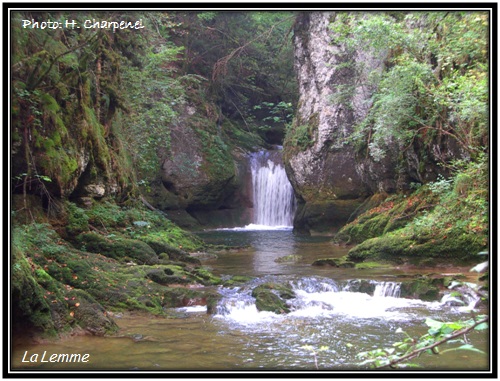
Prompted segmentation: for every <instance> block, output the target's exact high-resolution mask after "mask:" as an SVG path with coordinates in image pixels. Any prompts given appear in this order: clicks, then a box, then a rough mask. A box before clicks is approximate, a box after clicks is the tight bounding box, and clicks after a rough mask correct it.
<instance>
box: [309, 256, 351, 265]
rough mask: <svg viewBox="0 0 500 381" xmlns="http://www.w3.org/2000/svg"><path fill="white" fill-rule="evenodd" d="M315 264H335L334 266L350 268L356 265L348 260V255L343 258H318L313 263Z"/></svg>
mask: <svg viewBox="0 0 500 381" xmlns="http://www.w3.org/2000/svg"><path fill="white" fill-rule="evenodd" d="M312 265H313V266H333V267H343V268H350V267H354V265H355V264H354V262H352V261H350V260H348V258H346V257H342V258H323V259H317V260H315V261H314V262H313V263H312Z"/></svg>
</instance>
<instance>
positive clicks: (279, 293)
mask: <svg viewBox="0 0 500 381" xmlns="http://www.w3.org/2000/svg"><path fill="white" fill-rule="evenodd" d="M252 296H253V297H254V298H255V304H256V306H257V309H258V310H259V311H270V312H274V313H276V314H283V313H288V312H290V308H289V307H288V306H287V305H286V302H285V300H286V299H292V298H294V297H295V293H294V292H293V290H292V289H291V287H289V286H286V285H282V284H277V283H264V284H261V285H260V286H257V287H255V288H254V289H253V290H252Z"/></svg>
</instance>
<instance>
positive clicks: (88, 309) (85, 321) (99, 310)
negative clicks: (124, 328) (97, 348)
mask: <svg viewBox="0 0 500 381" xmlns="http://www.w3.org/2000/svg"><path fill="white" fill-rule="evenodd" d="M74 316H75V319H76V321H77V322H78V325H79V326H80V327H81V328H83V329H84V330H85V331H87V332H89V333H91V334H92V335H94V336H104V335H105V334H108V333H113V332H116V331H117V330H118V326H117V325H116V323H115V322H114V321H113V320H112V319H111V318H110V317H108V316H106V315H105V310H104V308H103V307H102V306H101V305H100V304H98V303H91V302H88V301H87V300H84V299H82V301H81V302H80V305H79V306H78V307H76V308H75V309H74Z"/></svg>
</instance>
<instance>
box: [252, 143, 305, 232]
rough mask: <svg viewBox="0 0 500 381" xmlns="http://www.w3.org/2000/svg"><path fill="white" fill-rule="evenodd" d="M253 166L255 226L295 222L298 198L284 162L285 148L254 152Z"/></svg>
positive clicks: (281, 224)
mask: <svg viewBox="0 0 500 381" xmlns="http://www.w3.org/2000/svg"><path fill="white" fill-rule="evenodd" d="M251 169H252V190H253V207H254V218H253V223H254V224H255V226H260V227H262V226H267V227H278V228H283V227H290V226H292V224H293V215H294V213H295V198H294V194H293V188H292V185H291V184H290V181H289V180H288V177H287V175H286V172H285V168H284V166H283V164H282V162H281V152H280V151H260V152H256V153H254V154H253V155H252V156H251ZM250 226H251V225H250ZM247 228H249V227H247ZM260 229H261V230H262V228H260Z"/></svg>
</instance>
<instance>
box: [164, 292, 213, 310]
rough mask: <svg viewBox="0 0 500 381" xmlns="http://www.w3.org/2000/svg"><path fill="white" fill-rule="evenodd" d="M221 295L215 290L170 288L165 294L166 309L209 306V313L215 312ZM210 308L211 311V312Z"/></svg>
mask: <svg viewBox="0 0 500 381" xmlns="http://www.w3.org/2000/svg"><path fill="white" fill-rule="evenodd" d="M220 298H221V295H220V294H219V293H218V292H217V291H216V290H213V289H192V288H185V287H169V288H168V289H166V290H165V291H164V293H163V307H164V308H178V307H186V306H195V305H199V306H205V305H206V306H207V312H209V313H210V311H212V312H213V311H214V310H215V306H216V305H217V302H218V300H220ZM209 307H210V311H209Z"/></svg>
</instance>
